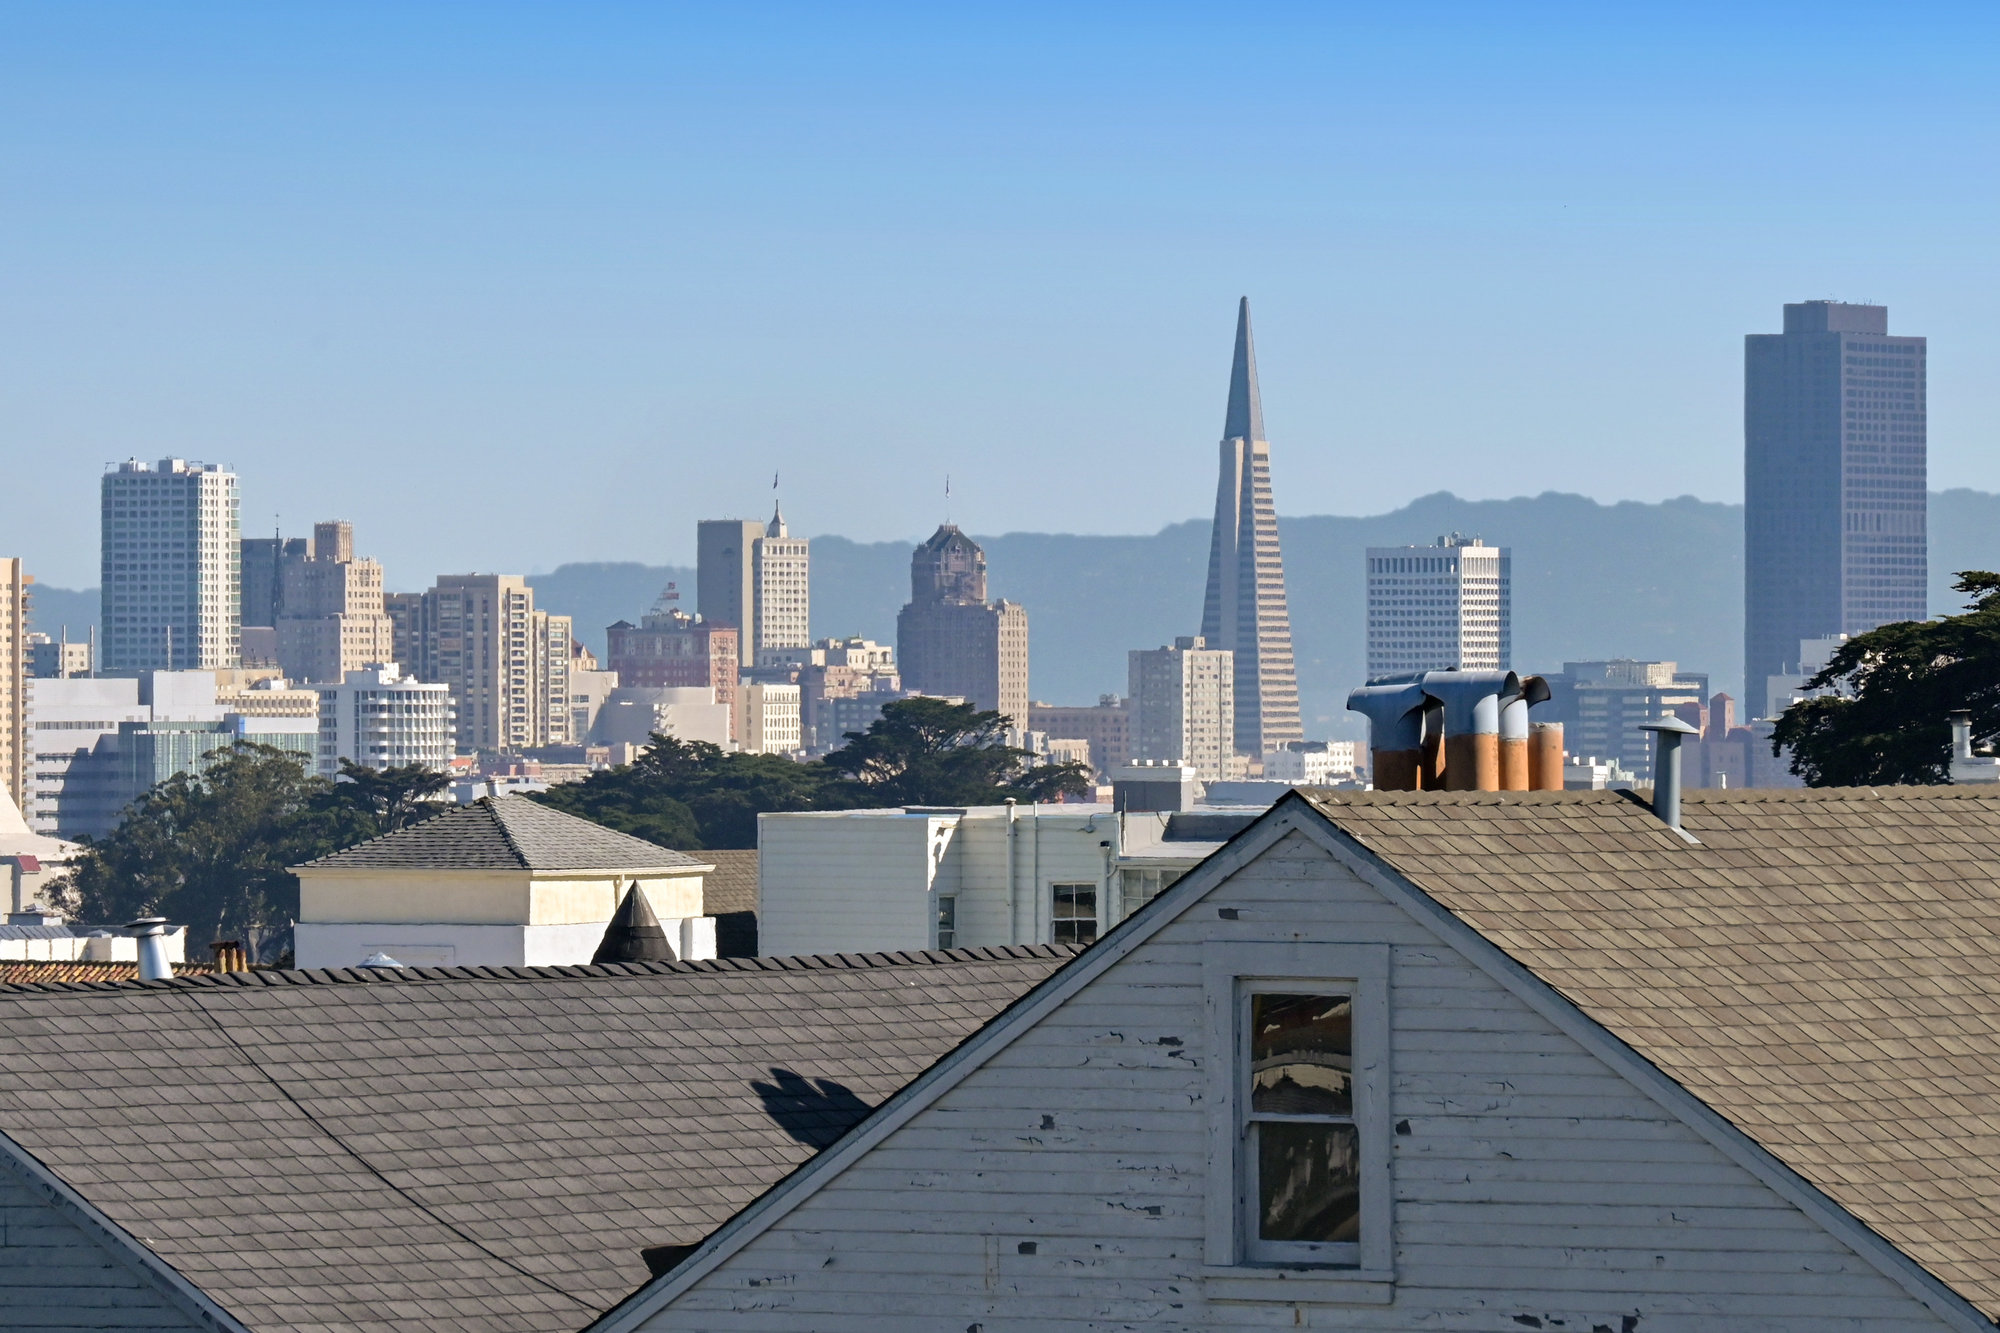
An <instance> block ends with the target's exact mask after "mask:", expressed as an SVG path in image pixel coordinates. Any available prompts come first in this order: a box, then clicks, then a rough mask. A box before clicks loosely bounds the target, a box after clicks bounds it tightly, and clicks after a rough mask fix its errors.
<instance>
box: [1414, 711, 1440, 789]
mask: <svg viewBox="0 0 2000 1333" xmlns="http://www.w3.org/2000/svg"><path fill="white" fill-rule="evenodd" d="M1417 769H1418V771H1417V785H1418V786H1419V787H1421V788H1422V789H1423V790H1425V791H1443V790H1444V705H1443V704H1441V703H1439V702H1438V701H1437V700H1435V699H1431V698H1428V697H1427V698H1425V700H1424V749H1423V759H1422V761H1421V762H1420V763H1419V764H1418V766H1417Z"/></svg>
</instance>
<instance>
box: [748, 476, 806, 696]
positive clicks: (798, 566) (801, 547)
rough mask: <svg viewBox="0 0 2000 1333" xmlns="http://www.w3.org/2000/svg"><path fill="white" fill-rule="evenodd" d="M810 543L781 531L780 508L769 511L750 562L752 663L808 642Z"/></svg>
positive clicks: (782, 529) (782, 528)
mask: <svg viewBox="0 0 2000 1333" xmlns="http://www.w3.org/2000/svg"><path fill="white" fill-rule="evenodd" d="M811 546H812V543H810V542H808V541H807V540H806V539H805V538H804V537H794V536H792V535H791V534H790V533H789V532H788V531H787V530H786V528H785V514H784V511H783V510H782V509H778V510H773V511H772V513H771V521H770V523H768V524H767V525H765V528H764V535H763V536H761V537H759V538H758V539H757V545H756V549H755V551H754V553H753V556H752V559H751V565H752V567H753V570H754V573H755V578H756V584H757V614H756V622H757V623H756V625H755V627H754V629H753V633H754V635H755V637H756V640H757V642H756V645H755V652H754V654H753V658H752V660H753V661H762V660H763V655H764V654H765V653H768V652H772V651H775V650H780V649H786V648H805V647H808V646H809V645H810V644H811V643H812V552H811Z"/></svg>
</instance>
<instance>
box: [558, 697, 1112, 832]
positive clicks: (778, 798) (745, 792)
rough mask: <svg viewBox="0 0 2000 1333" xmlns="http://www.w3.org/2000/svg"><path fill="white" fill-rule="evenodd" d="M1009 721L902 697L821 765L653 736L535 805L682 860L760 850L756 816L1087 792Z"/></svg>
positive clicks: (1078, 772)
mask: <svg viewBox="0 0 2000 1333" xmlns="http://www.w3.org/2000/svg"><path fill="white" fill-rule="evenodd" d="M1006 731H1007V720H1006V718H1005V716H1004V715H1002V714H1000V713H996V712H981V711H980V710H978V709H976V708H974V707H973V706H972V705H970V704H955V703H951V702H950V701H948V700H944V699H930V698H915V699H899V700H897V701H896V702H894V703H891V704H889V705H888V706H887V707H885V708H884V709H883V710H882V716H881V718H880V719H879V720H877V721H876V722H874V723H873V724H872V725H870V726H869V728H868V730H867V731H866V732H850V733H848V736H847V744H846V745H845V746H844V747H843V748H841V749H839V750H836V751H834V752H833V753H832V754H831V755H828V756H827V757H826V758H825V759H823V760H820V761H817V762H814V763H804V764H802V763H798V762H795V761H793V760H790V759H786V758H783V757H782V756H779V755H768V754H726V753H724V752H723V751H722V750H721V749H720V748H718V747H717V746H714V745H710V744H708V743H706V742H703V741H692V742H690V741H683V740H678V739H676V738H674V737H671V736H660V735H655V736H654V737H653V739H652V744H651V745H650V746H649V747H648V748H647V749H646V751H645V753H644V754H642V755H641V756H640V757H639V759H638V760H637V761H636V762H634V763H632V764H629V765H626V766H624V767H621V768H614V769H608V770H606V771H604V772H601V773H593V774H592V775H591V776H590V777H589V778H588V779H586V780H585V781H583V782H579V783H571V784H567V785H564V786H561V787H555V788H552V789H551V790H549V791H546V792H541V793H537V795H536V799H537V800H540V801H542V802H544V803H545V804H548V805H552V806H554V807H555V808H557V809H559V810H566V811H568V812H569V813H571V814H574V815H581V816H582V817H583V818H585V819H592V820H595V821H597V822H598V823H600V824H604V825H606V826H608V827H610V828H615V829H618V830H620V831H621V832H625V833H630V834H632V835H634V836H635V837H641V838H646V839H648V840H650V841H653V842H657V843H661V844H663V845H665V846H668V847H676V848H679V849H681V850H683V851H696V850H700V849H702V848H727V847H755V846H756V845H757V816H758V815H759V814H762V813H766V812H774V811H786V810H848V809H854V808H857V807H861V806H884V805H979V804H992V803H995V802H998V801H1002V800H1005V799H1007V798H1008V797H1013V798H1015V799H1017V800H1024V801H1050V800H1056V799H1059V798H1060V797H1061V796H1063V795H1067V794H1081V793H1083V792H1084V791H1086V790H1088V774H1087V772H1086V770H1085V769H1084V767H1083V766H1082V765H1080V764H1056V765H1040V766H1037V765H1035V763H1034V756H1033V755H1031V754H1030V753H1029V752H1028V751H1026V750H1022V749H1018V748H1016V747H1013V746H1010V745H1007V744H1006V743H1005V736H1006Z"/></svg>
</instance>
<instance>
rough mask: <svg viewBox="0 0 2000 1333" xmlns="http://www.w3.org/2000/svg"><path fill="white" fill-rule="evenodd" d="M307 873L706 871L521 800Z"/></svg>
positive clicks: (359, 848) (501, 801) (459, 812)
mask: <svg viewBox="0 0 2000 1333" xmlns="http://www.w3.org/2000/svg"><path fill="white" fill-rule="evenodd" d="M306 865H308V866H311V867H313V868H314V869H348V868H353V869H359V870H366V869H376V868H380V869H425V870H669V869H682V868H695V867H701V868H708V862H706V861H701V860H698V859H696V858H695V857H692V856H686V855H683V854H682V853H680V852H674V851H668V850H667V849H666V848H664V847H661V846H658V845H657V844H654V843H650V842H647V841H646V840H645V839H644V838H635V837H633V836H631V835H630V834H628V833H619V832H617V831H615V830H613V829H608V828H605V827H604V826H603V825H602V824H593V823H591V822H590V821H589V820H588V819H579V818H577V817H576V816H575V815H572V814H565V813H564V812H563V811H561V810H554V809H551V808H549V807H548V806H546V805H543V804H541V803H540V802H538V801H531V800H529V799H528V798H527V797H525V796H513V795H508V796H486V797H482V798H480V799H479V800H477V801H474V802H473V803H472V804H470V805H461V806H455V807H453V808H452V809H450V810H447V811H445V812H444V813H443V814H440V815H434V816H432V817H431V818H429V819H426V820H424V821H423V822H421V823H418V824H412V825H410V826H409V827H408V828H403V829H398V830H397V831H396V832H394V833H387V834H384V835H383V836H381V837H379V838H371V839H369V840H368V841H367V842H364V843H360V844H357V845H356V846H353V847H349V848H347V849H346V850H345V851H339V852H334V853H333V854H332V855H330V856H322V857H320V858H319V859H318V860H316V861H308V862H306Z"/></svg>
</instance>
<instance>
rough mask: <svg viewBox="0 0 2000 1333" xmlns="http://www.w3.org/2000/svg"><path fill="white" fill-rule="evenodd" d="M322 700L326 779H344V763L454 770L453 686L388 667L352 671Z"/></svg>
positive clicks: (320, 766)
mask: <svg viewBox="0 0 2000 1333" xmlns="http://www.w3.org/2000/svg"><path fill="white" fill-rule="evenodd" d="M318 694H319V717H318V734H319V742H318V761H317V770H318V772H319V775H320V776H321V777H326V778H332V777H338V776H339V775H340V764H341V761H342V760H347V761H349V762H350V763H355V764H359V765H360V766H361V767H363V768H373V769H389V768H404V767H407V766H408V765H410V764H422V765H423V766H424V767H426V768H430V769H434V770H436V771H437V772H440V773H442V772H445V771H446V770H447V769H448V768H449V767H450V764H451V757H452V753H453V739H454V737H455V736H456V734H457V728H456V726H455V724H454V720H453V716H452V713H453V707H452V701H451V689H450V687H449V686H445V685H431V684H426V683H425V682H423V681H420V680H417V679H416V678H414V677H412V676H406V675H404V674H403V673H402V670H401V669H400V668H399V667H398V666H397V665H396V664H395V663H394V662H384V663H376V664H374V665H372V666H366V667H363V668H362V669H361V670H359V671H350V672H348V673H347V677H346V679H344V680H342V681H341V682H340V683H339V684H338V685H323V686H321V687H320V689H319V691H318Z"/></svg>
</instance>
